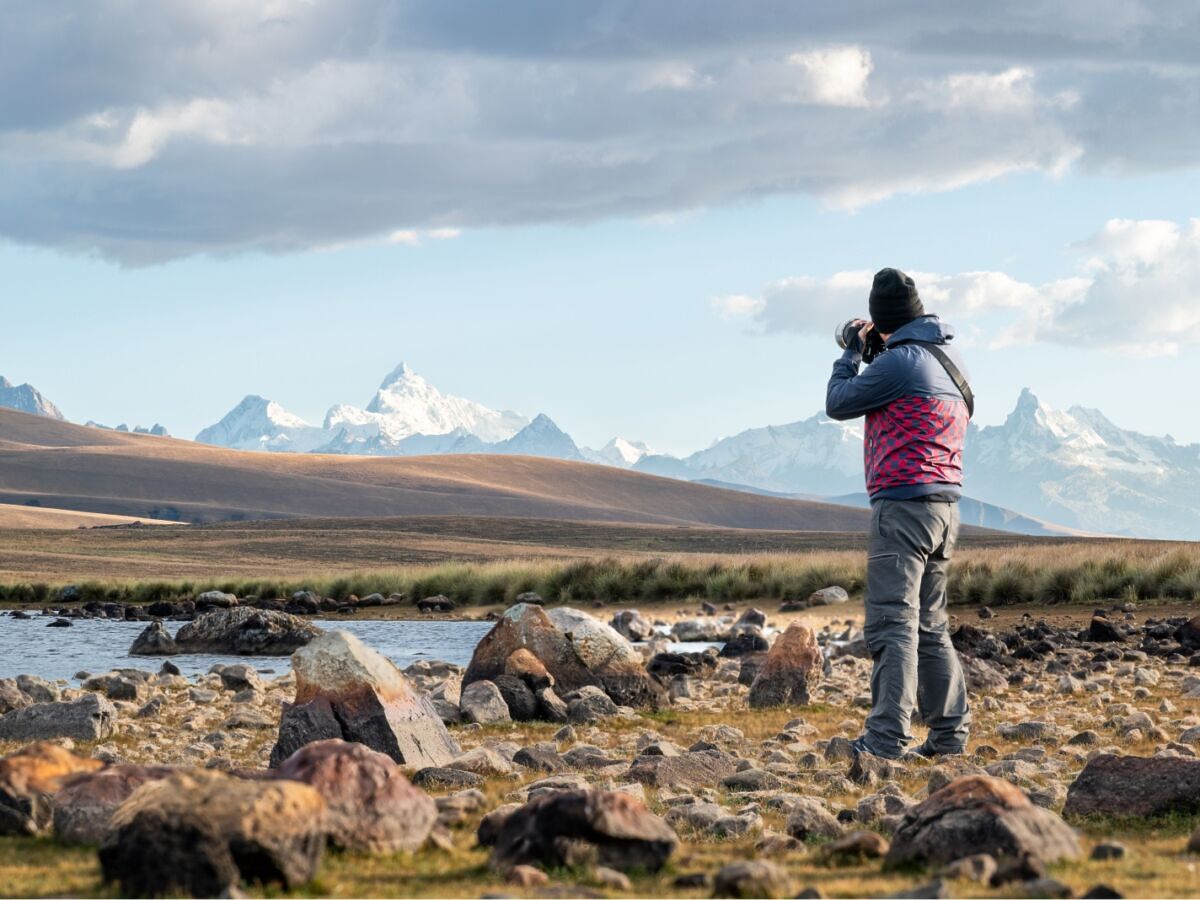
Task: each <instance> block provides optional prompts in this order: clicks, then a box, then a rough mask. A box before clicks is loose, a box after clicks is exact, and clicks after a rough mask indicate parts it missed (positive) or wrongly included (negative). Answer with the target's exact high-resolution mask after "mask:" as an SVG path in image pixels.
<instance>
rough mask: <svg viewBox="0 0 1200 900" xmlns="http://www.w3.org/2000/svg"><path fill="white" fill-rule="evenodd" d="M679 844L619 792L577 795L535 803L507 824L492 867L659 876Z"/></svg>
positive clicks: (660, 823)
mask: <svg viewBox="0 0 1200 900" xmlns="http://www.w3.org/2000/svg"><path fill="white" fill-rule="evenodd" d="M678 843H679V839H678V838H677V837H676V836H675V832H674V831H673V830H672V829H671V826H670V825H668V824H667V823H666V822H664V821H663V820H662V819H660V818H659V817H658V816H656V815H654V814H653V813H651V812H650V811H649V810H648V809H646V806H645V804H643V803H642V802H641V801H640V800H637V799H635V798H634V797H631V796H630V795H629V794H624V793H620V792H617V791H571V792H560V793H553V794H545V795H543V796H540V797H538V798H536V799H534V800H530V801H529V802H528V803H526V804H525V805H524V806H522V807H521V808H520V809H518V810H517V811H516V812H514V813H513V814H512V815H511V816H509V817H508V819H507V820H506V821H505V823H504V825H503V826H502V827H501V829H500V834H499V835H498V837H497V840H496V846H495V849H494V850H493V851H492V857H491V865H492V867H493V868H495V869H497V870H499V871H507V870H508V869H510V868H511V867H512V866H515V865H540V866H547V867H560V866H576V865H587V864H591V865H604V866H609V867H611V868H613V869H617V870H619V871H628V870H631V869H640V870H644V871H647V872H657V871H659V870H660V869H661V868H662V867H663V865H664V864H665V863H666V861H667V859H668V858H669V857H670V856H671V854H672V853H674V852H675V848H676V846H678Z"/></svg>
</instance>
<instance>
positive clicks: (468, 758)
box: [449, 747, 513, 778]
mask: <svg viewBox="0 0 1200 900" xmlns="http://www.w3.org/2000/svg"><path fill="white" fill-rule="evenodd" d="M449 768H451V769H460V770H462V771H464V772H474V773H475V774H476V775H482V776H484V777H485V778H486V777H489V776H502V777H503V776H507V775H511V774H512V773H513V764H512V763H510V762H509V761H508V760H507V759H505V758H504V757H503V756H501V755H500V754H499V753H497V752H496V751H495V750H493V749H492V748H491V747H476V748H475V749H474V750H468V751H467V752H466V753H464V754H462V755H461V756H459V757H458V758H457V759H455V760H453V761H452V762H451V763H450V764H449Z"/></svg>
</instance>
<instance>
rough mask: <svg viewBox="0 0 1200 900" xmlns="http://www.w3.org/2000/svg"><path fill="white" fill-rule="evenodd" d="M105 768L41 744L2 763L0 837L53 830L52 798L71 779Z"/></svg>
mask: <svg viewBox="0 0 1200 900" xmlns="http://www.w3.org/2000/svg"><path fill="white" fill-rule="evenodd" d="M103 765H104V764H103V763H102V762H100V761H99V760H96V759H84V758H82V757H79V756H76V755H75V754H73V753H71V752H70V751H68V750H64V749H63V748H62V747H59V746H58V745H57V744H51V743H49V742H48V741H42V742H39V743H36V744H30V745H29V746H27V747H23V748H22V749H20V750H18V751H16V752H15V753H10V754H9V755H8V756H6V757H4V758H3V759H0V835H3V834H16V835H35V834H41V833H42V832H44V831H46V830H47V829H48V828H49V827H50V823H51V818H52V815H53V804H52V796H53V795H54V793H55V792H57V791H58V790H59V789H60V788H61V787H62V786H63V785H64V784H65V783H66V781H67V780H68V779H69V778H71V777H72V776H75V775H78V774H82V773H86V772H94V771H96V770H97V769H99V768H101V767H102V766H103Z"/></svg>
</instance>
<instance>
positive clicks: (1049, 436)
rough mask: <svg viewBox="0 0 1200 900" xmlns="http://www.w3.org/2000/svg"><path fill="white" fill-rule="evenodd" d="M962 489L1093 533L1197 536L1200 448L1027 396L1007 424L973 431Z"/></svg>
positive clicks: (1093, 412)
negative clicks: (1053, 406)
mask: <svg viewBox="0 0 1200 900" xmlns="http://www.w3.org/2000/svg"><path fill="white" fill-rule="evenodd" d="M965 465H966V485H965V487H966V489H967V490H968V491H969V492H970V493H971V494H972V495H973V496H976V497H978V498H979V499H981V500H985V501H989V502H994V503H1002V504H1003V505H1004V506H1007V507H1010V508H1014V509H1019V510H1021V511H1022V512H1024V513H1027V514H1029V515H1033V516H1037V517H1039V518H1043V519H1048V520H1050V521H1053V522H1057V523H1060V524H1062V525H1067V526H1070V527H1074V528H1079V529H1082V530H1085V531H1090V532H1100V533H1107V534H1128V535H1133V536H1138V537H1158V538H1185V539H1190V540H1195V539H1198V538H1200V445H1196V444H1191V445H1183V444H1178V443H1176V442H1175V440H1174V438H1172V437H1170V436H1166V437H1152V436H1149V435H1144V434H1139V433H1137V432H1134V431H1126V430H1124V429H1122V428H1119V427H1118V426H1116V425H1114V424H1113V423H1112V422H1110V421H1109V420H1108V419H1107V418H1105V416H1104V415H1103V414H1101V413H1100V412H1099V411H1097V410H1094V409H1087V408H1084V407H1072V408H1071V409H1068V410H1066V411H1062V410H1055V409H1052V408H1050V407H1048V406H1046V405H1045V404H1043V403H1041V402H1040V401H1039V400H1038V399H1037V397H1036V396H1034V394H1033V392H1032V391H1030V390H1028V389H1026V390H1025V391H1023V392H1022V393H1021V396H1020V399H1019V400H1018V401H1017V405H1016V408H1015V409H1014V410H1013V411H1012V413H1011V414H1009V416H1008V418H1007V420H1006V421H1005V422H1004V424H1003V425H997V426H992V427H989V428H982V429H971V433H970V434H969V435H968V438H967V450H966V463H965Z"/></svg>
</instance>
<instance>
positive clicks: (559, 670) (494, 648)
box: [463, 603, 664, 706]
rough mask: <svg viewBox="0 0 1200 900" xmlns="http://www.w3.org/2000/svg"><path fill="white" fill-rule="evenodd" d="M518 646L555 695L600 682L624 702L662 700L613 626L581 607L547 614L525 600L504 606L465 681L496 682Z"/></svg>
mask: <svg viewBox="0 0 1200 900" xmlns="http://www.w3.org/2000/svg"><path fill="white" fill-rule="evenodd" d="M522 649H524V650H528V651H529V652H530V653H532V654H533V655H534V656H535V657H536V658H537V659H538V660H539V661H540V662H541V663H542V665H543V666H544V667H545V669H546V671H547V673H548V674H549V675H550V676H551V677H553V679H554V686H555V689H556V691H557V692H558V693H559V694H565V693H570V692H572V691H575V690H578V689H579V688H581V687H587V686H599V687H601V688H603V689H604V691H605V692H606V693H607V694H608V695H609V696H610V697H612V698H613V699H614V700H615V701H616V702H618V703H620V704H622V705H626V706H657V705H660V704H661V703H662V702H663V700H664V692H663V689H662V688H661V687H660V686H659V685H658V683H657V682H656V681H654V680H653V679H652V678H651V677H650V675H649V673H648V672H647V671H646V669H645V667H644V666H643V665H642V659H641V656H640V655H639V654H638V652H637V651H636V650H634V648H633V646H632V645H631V644H630V643H629V642H628V641H627V640H625V639H624V638H623V637H621V635H619V634H618V633H617V632H616V631H614V630H613V629H612V628H610V627H609V626H607V625H605V624H604V623H602V622H599V621H597V620H596V619H593V618H592V617H591V616H589V615H587V613H583V612H580V611H579V610H574V609H570V608H568V607H559V608H558V609H555V610H552V611H551V612H550V613H547V612H546V611H545V610H544V609H542V608H541V607H539V606H533V605H530V604H526V603H518V604H517V605H516V606H513V607H510V608H509V609H507V610H505V612H504V614H503V615H502V616H501V617H500V618H499V620H498V621H497V622H496V625H495V627H493V628H492V630H491V631H489V632H488V633H487V634H486V635H484V637H483V639H482V640H481V641H480V642H479V644H478V646H476V648H475V653H474V654H473V656H472V657H471V664H470V665H469V666H468V667H467V671H466V673H465V674H464V675H463V685H464V686H465V685H469V684H471V683H472V682H475V681H484V680H487V681H494V680H495V678H496V676H498V675H501V674H503V673H504V672H505V665H506V662H507V660H508V658H509V656H510V655H511V654H513V653H515V652H516V651H518V650H522Z"/></svg>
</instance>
